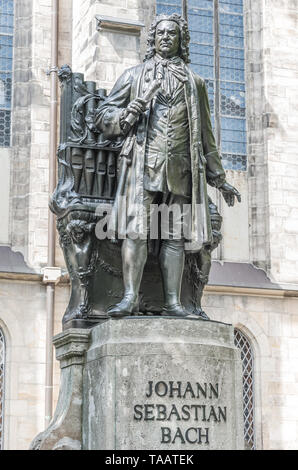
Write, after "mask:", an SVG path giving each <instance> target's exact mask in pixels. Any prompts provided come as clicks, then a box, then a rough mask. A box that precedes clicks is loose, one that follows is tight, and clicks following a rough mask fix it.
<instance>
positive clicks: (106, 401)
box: [31, 317, 244, 451]
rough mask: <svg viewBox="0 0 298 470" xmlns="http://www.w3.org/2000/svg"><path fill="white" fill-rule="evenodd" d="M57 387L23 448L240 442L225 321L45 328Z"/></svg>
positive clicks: (233, 445) (235, 370) (237, 445)
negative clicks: (45, 421)
mask: <svg viewBox="0 0 298 470" xmlns="http://www.w3.org/2000/svg"><path fill="white" fill-rule="evenodd" d="M54 343H55V345H56V348H57V358H58V359H59V360H60V361H61V373H62V375H61V387H60V395H59V400H58V405H57V409H56V413H55V416H54V418H53V420H52V422H51V424H50V426H49V428H48V429H47V430H46V431H45V432H43V433H41V434H39V435H38V436H37V438H35V440H34V441H33V443H32V445H31V448H32V449H40V450H43V449H45V450H46V449H47V450H49V449H70V450H72V449H73V450H75V449H78V450H79V449H88V450H89V449H90V450H91V449H92V450H95V449H96V450H135V449H136V450H141V449H144V450H162V449H163V450H169V451H171V450H173V451H174V450H202V449H235V450H236V449H243V448H244V439H243V406H242V379H241V370H242V368H241V360H240V353H239V351H238V350H237V349H236V348H235V347H234V335H233V327H232V326H231V325H226V324H223V323H218V322H212V321H203V320H198V319H195V318H193V319H192V318H187V319H174V318H169V317H130V318H125V319H122V320H113V319H110V320H107V321H106V322H104V323H101V324H100V325H97V326H96V327H94V328H93V329H91V330H77V329H76V330H75V329H72V330H67V331H66V332H65V333H62V334H60V335H58V336H56V337H55V339H54Z"/></svg>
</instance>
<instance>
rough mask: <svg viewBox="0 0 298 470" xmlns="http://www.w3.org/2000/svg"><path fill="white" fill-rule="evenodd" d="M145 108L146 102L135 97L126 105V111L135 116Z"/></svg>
mask: <svg viewBox="0 0 298 470" xmlns="http://www.w3.org/2000/svg"><path fill="white" fill-rule="evenodd" d="M145 109H146V102H145V101H144V100H142V98H136V99H135V100H133V101H131V102H130V103H129V105H128V106H127V111H128V113H132V114H133V115H135V116H139V115H140V114H142V113H143V112H144V111H145Z"/></svg>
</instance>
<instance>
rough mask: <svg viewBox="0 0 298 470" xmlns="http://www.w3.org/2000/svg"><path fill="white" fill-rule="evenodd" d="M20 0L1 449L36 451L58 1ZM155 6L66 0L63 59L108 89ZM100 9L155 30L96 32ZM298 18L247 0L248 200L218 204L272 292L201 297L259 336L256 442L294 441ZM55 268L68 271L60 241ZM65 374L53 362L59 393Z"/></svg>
mask: <svg viewBox="0 0 298 470" xmlns="http://www.w3.org/2000/svg"><path fill="white" fill-rule="evenodd" d="M15 5H16V8H15V48H14V84H13V90H14V98H13V109H12V146H11V148H10V149H4V153H5V155H4V158H5V164H4V165H3V166H2V170H3V173H2V175H1V178H2V179H1V188H0V189H1V205H0V209H1V217H2V223H3V224H4V226H3V227H1V232H0V237H1V238H0V244H1V245H4V244H5V245H9V246H11V248H12V249H13V250H14V251H20V252H21V253H22V254H23V255H24V258H25V261H26V263H27V264H28V265H29V266H30V267H31V270H32V274H31V275H30V274H26V275H25V274H24V275H21V274H18V275H17V274H16V273H7V272H0V294H1V295H0V327H1V329H2V330H3V332H4V334H5V338H6V343H7V355H6V382H5V387H6V390H5V392H6V393H5V408H4V409H5V415H4V423H5V429H4V447H5V448H6V449H26V448H28V447H29V444H30V442H31V441H32V439H33V437H34V436H35V435H36V434H37V433H38V432H39V431H42V430H43V428H44V416H43V415H44V375H45V368H44V362H45V336H46V294H45V292H46V289H45V286H44V285H43V284H42V280H41V279H42V278H41V276H40V270H41V268H42V267H43V266H45V264H46V261H47V217H48V208H47V204H48V192H47V189H48V148H49V145H48V142H49V124H48V122H49V103H50V102H49V99H50V98H49V77H48V76H47V73H46V72H47V69H48V67H49V64H50V27H51V0H43V1H42V2H32V1H29V0H18V1H17V2H15ZM154 11H155V5H154V1H153V0H146V1H145V2H144V1H143V2H141V1H140V0H121V1H119V0H105V1H104V2H103V1H94V0H84V1H83V0H82V1H80V2H77V1H74V2H72V1H71V0H60V1H59V14H60V21H59V66H61V65H63V64H64V63H68V64H69V65H71V66H72V68H73V70H74V71H76V72H82V73H84V74H85V76H86V79H89V80H96V81H97V82H98V84H99V86H100V87H103V88H107V89H108V90H110V89H111V86H112V84H113V83H114V81H115V80H116V78H117V77H118V76H119V75H120V74H121V72H122V71H123V70H124V69H125V68H128V67H130V66H133V65H135V64H136V63H138V62H139V61H140V60H141V57H142V56H143V54H144V50H145V47H146V44H145V37H146V30H147V28H148V25H149V23H150V21H151V18H152V17H153V15H154ZM96 15H103V16H109V17H114V18H118V19H121V20H123V21H124V22H125V21H131V20H134V21H136V22H139V23H143V24H144V25H145V26H144V28H142V27H141V28H140V34H137V33H134V34H127V32H125V31H124V30H123V29H122V30H121V31H118V32H117V31H115V30H114V31H112V30H111V29H109V28H102V29H101V30H100V31H98V30H97V21H96V18H95V17H96ZM297 18H298V3H297V1H296V0H291V1H282V0H279V1H277V0H267V1H266V2H259V1H258V0H246V1H245V42H246V89H247V100H246V106H247V122H248V160H249V167H248V171H247V172H239V173H238V172H233V171H229V172H228V178H229V181H230V182H231V184H234V185H235V186H236V187H238V188H239V189H240V191H241V193H242V195H243V202H242V204H241V206H239V207H236V208H234V209H233V210H231V209H229V208H226V207H225V206H224V205H223V204H221V203H220V204H221V205H222V213H223V215H224V227H223V232H224V242H223V246H222V248H221V250H218V251H217V253H216V257H217V258H218V259H221V260H225V261H234V262H243V263H254V264H255V265H256V266H259V267H261V268H263V269H265V270H266V273H267V274H268V275H269V276H270V278H271V280H272V281H274V282H275V283H276V290H274V291H273V290H268V289H267V290H266V289H265V288H264V289H262V290H261V289H255V288H254V289H253V288H251V287H249V286H247V288H245V286H239V285H236V284H235V285H234V286H233V287H230V288H229V287H226V288H223V287H222V286H211V287H209V288H207V290H206V293H205V296H204V307H205V309H206V311H207V313H208V314H209V316H210V317H211V318H212V319H213V320H219V321H223V322H226V323H233V325H234V326H236V327H238V328H239V329H240V330H241V331H243V332H244V334H246V336H247V337H248V338H249V340H250V341H251V343H252V348H253V352H254V358H255V371H254V395H255V433H256V447H257V448H258V449H297V447H298V406H297V396H298V366H297V363H298V361H297V356H298V276H297V272H298V269H297V268H298V254H297V245H298V194H297V178H298V166H297V159H296V154H295V152H296V147H297V144H298V138H297V130H296V129H297V122H296V121H297V120H298V107H297V103H298V96H297V86H296V83H297V73H298V59H297V54H296V51H295V47H294V44H295V39H296V37H297V34H298V33H297V28H296V24H297ZM1 158H2V150H1ZM2 180H3V181H4V183H3V184H2ZM7 181H10V188H8V186H7ZM5 183H6V187H5V186H4V184H5ZM210 194H213V193H212V191H211V192H210ZM8 214H9V220H8ZM56 265H58V266H62V267H64V261H63V257H62V255H61V251H60V249H59V248H58V242H57V252H56ZM0 269H1V267H0ZM2 271H3V270H2ZM68 293H69V286H68V285H67V284H66V283H61V284H59V285H58V286H57V287H56V305H55V333H59V332H60V331H61V317H62V315H63V313H64V309H65V306H66V305H67V300H68ZM59 374H60V372H59V365H58V364H57V363H56V364H55V371H54V402H55V403H56V401H57V395H58V388H59V385H58V384H59Z"/></svg>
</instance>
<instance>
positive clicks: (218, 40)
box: [156, 0, 247, 171]
mask: <svg viewBox="0 0 298 470" xmlns="http://www.w3.org/2000/svg"><path fill="white" fill-rule="evenodd" d="M243 1H244V0H157V3H156V12H157V14H171V13H175V12H176V13H179V14H183V15H184V17H185V18H187V20H188V24H189V30H190V36H191V43H190V58H191V67H192V69H193V71H194V72H196V73H198V75H200V76H201V77H203V78H204V79H205V81H206V84H207V87H208V94H209V100H210V108H211V113H212V124H213V127H214V132H215V136H216V139H217V143H218V145H219V147H220V149H221V154H222V159H223V165H224V167H225V168H226V169H230V170H238V171H243V170H246V168H247V152H246V119H245V71H244V31H243Z"/></svg>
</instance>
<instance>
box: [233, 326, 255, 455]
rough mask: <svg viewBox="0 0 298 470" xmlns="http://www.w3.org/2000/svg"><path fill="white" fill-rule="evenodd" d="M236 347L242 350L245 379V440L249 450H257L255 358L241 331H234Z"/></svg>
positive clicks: (243, 375) (248, 342)
mask: <svg viewBox="0 0 298 470" xmlns="http://www.w3.org/2000/svg"><path fill="white" fill-rule="evenodd" d="M234 341H235V346H236V347H237V348H239V349H240V352H241V360H242V377H243V413H244V440H245V445H246V447H247V448H249V449H252V450H253V449H255V432H254V358H253V351H252V347H251V344H250V341H249V340H248V338H247V337H246V336H245V335H244V334H243V333H242V332H241V331H240V330H237V329H235V331H234Z"/></svg>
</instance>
